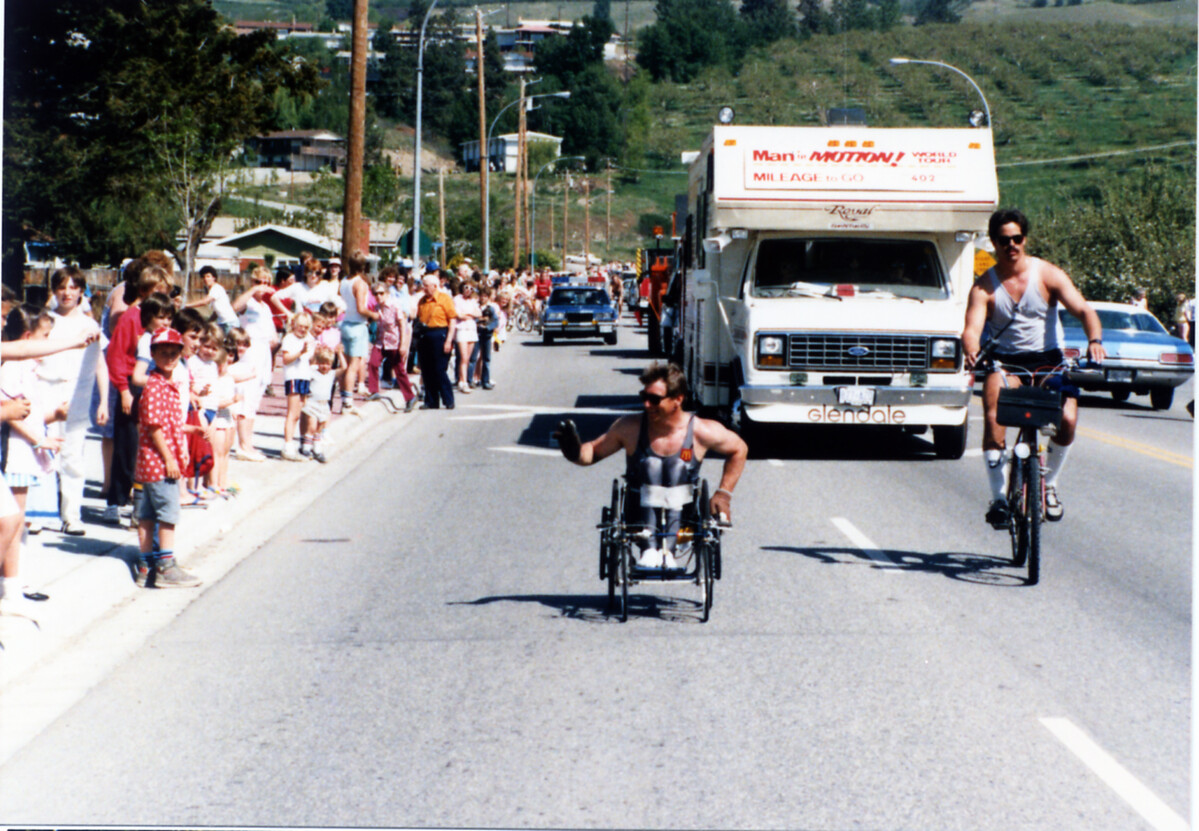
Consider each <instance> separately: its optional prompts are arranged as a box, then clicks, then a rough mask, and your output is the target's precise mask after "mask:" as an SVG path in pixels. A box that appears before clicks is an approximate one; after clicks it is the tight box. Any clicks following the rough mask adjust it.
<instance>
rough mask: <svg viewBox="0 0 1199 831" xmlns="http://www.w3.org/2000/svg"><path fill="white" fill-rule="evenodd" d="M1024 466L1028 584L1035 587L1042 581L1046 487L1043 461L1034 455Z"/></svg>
mask: <svg viewBox="0 0 1199 831" xmlns="http://www.w3.org/2000/svg"><path fill="white" fill-rule="evenodd" d="M1024 464H1025V465H1026V466H1027V468H1028V474H1027V480H1028V481H1027V484H1026V488H1025V490H1026V491H1027V493H1028V499H1027V500H1026V503H1025V504H1026V512H1025V517H1026V530H1025V538H1026V540H1027V547H1028V580H1027V581H1026V583H1027V584H1028V585H1030V586H1035V585H1036V584H1037V583H1038V581H1040V579H1041V518H1042V515H1043V514H1044V506H1045V485H1044V482H1042V481H1041V460H1040V458H1039V457H1038V456H1037V454H1036V453H1033V454H1032V455H1031V456H1029V457H1028V459H1026V460H1025V462H1024Z"/></svg>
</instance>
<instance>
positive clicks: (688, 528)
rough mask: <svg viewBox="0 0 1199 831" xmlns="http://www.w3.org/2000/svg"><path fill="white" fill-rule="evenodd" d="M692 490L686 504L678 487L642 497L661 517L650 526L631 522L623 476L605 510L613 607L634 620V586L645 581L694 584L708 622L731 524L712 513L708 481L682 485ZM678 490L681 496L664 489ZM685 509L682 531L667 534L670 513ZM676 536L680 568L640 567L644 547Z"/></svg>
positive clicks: (604, 576)
mask: <svg viewBox="0 0 1199 831" xmlns="http://www.w3.org/2000/svg"><path fill="white" fill-rule="evenodd" d="M682 487H684V488H687V489H689V490H690V492H691V493H690V499H689V500H688V501H687V502H686V503H685V504H682V505H679V504H677V501H675V502H674V503H673V504H672V496H673V498H674V499H675V500H677V496H678V492H677V490H676V489H674V488H664V489H660V491H659V492H657V493H655V494H647V492H646V490H645V489H643V490H642V492H641V495H640V498H641V503H642V505H643V506H644V507H651V508H653V510H654V515H655V516H656V517H657V527H653V528H650V527H646V526H644V525H641V524H633V523H630V522H629V521H627V519H626V515H625V504H626V499H627V497H628V495H629V488H628V483H627V482H626V481H625V480H624V479H623V478H620V479H616V480H614V481H613V482H612V502H611V504H610V505H605V506H604V507H603V509H602V510H601V513H600V524H599V525H598V526H596V527H597V528H599V531H600V546H599V576H600V579H601V580H607V581H608V608H609V610H610V611H615V612H617V613H618V614H619V615H620V620H621V621H622V622H623V621H627V620H628V619H629V587H630V586H635V585H637V584H639V583H651V582H653V583H683V584H687V583H690V584H694V585H695V586H696V587H698V589H699V601H698V603H697V604H696V605H697V608H698V609H699V611H700V620H701V621H702V622H704V623H707V621H708V618H709V616H710V615H711V611H712V590H713V588H714V585H715V581H716V580H719V579H720V537H721V534H722V532H723V531H724V530H725V529H727V528H728V527H729V524H728V523H727V522H726V521H724V520H723V518H719V519H718V518H717V517H713V516H712V512H711V504H710V500H709V493H708V483H707V480H704V479H701V480H700V481H699V482H698V483H697V484H696V485H693V486H692V485H685V486H682ZM666 491H675V494H673V495H672V494H670V493H663V492H666ZM672 508H673V509H678V508H681V510H682V517H681V519H680V521H679V527H678V530H677V531H676V532H666V533H664V532H662V531H661V529H662V528H664V527H666V526H667V522H666V516H665V515H666V511H667V510H670V509H672ZM671 537H673V538H674V551H673V556H674V559H675V561H676V563H677V568H670V567H663V568H643V567H642V566H640V565H638V558H637V553H638V552H639V550H640V549H641V547H642V546H639V545H638V543H639V542H640V543H642V544H644V545H648V546H651V547H659V546H662V545H663V544H664V543H666V542H668V541H669V540H670V538H671Z"/></svg>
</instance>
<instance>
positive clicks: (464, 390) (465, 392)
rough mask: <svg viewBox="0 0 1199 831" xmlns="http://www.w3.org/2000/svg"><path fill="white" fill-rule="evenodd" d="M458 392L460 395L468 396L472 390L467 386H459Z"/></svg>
mask: <svg viewBox="0 0 1199 831" xmlns="http://www.w3.org/2000/svg"><path fill="white" fill-rule="evenodd" d="M458 392H460V393H462V394H463V395H470V394H471V392H472V390H471V388H470V386H469V385H468V384H459V385H458Z"/></svg>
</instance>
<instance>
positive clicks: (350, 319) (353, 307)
mask: <svg viewBox="0 0 1199 831" xmlns="http://www.w3.org/2000/svg"><path fill="white" fill-rule="evenodd" d="M360 279H361V278H360V277H353V278H351V279H349V280H342V281H341V288H340V291H341V299H342V302H344V303H345V304H346V316H345V322H346V323H363V322H365V321H366V318H365V317H363V316H362V315H361V314H359V313H358V301H357V300H355V299H354V283H355V282H357V281H358V280H360ZM363 282H366V281H365V280H363ZM367 290H368V291H369V290H370V286H367Z"/></svg>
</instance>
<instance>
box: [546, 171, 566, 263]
mask: <svg viewBox="0 0 1199 831" xmlns="http://www.w3.org/2000/svg"><path fill="white" fill-rule="evenodd" d="M551 181H553V180H552V177H551ZM551 190H552V188H551ZM549 214H550V253H551V254H552V253H554V203H553V202H551V203H550V210H549ZM564 265H565V263H564Z"/></svg>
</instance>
